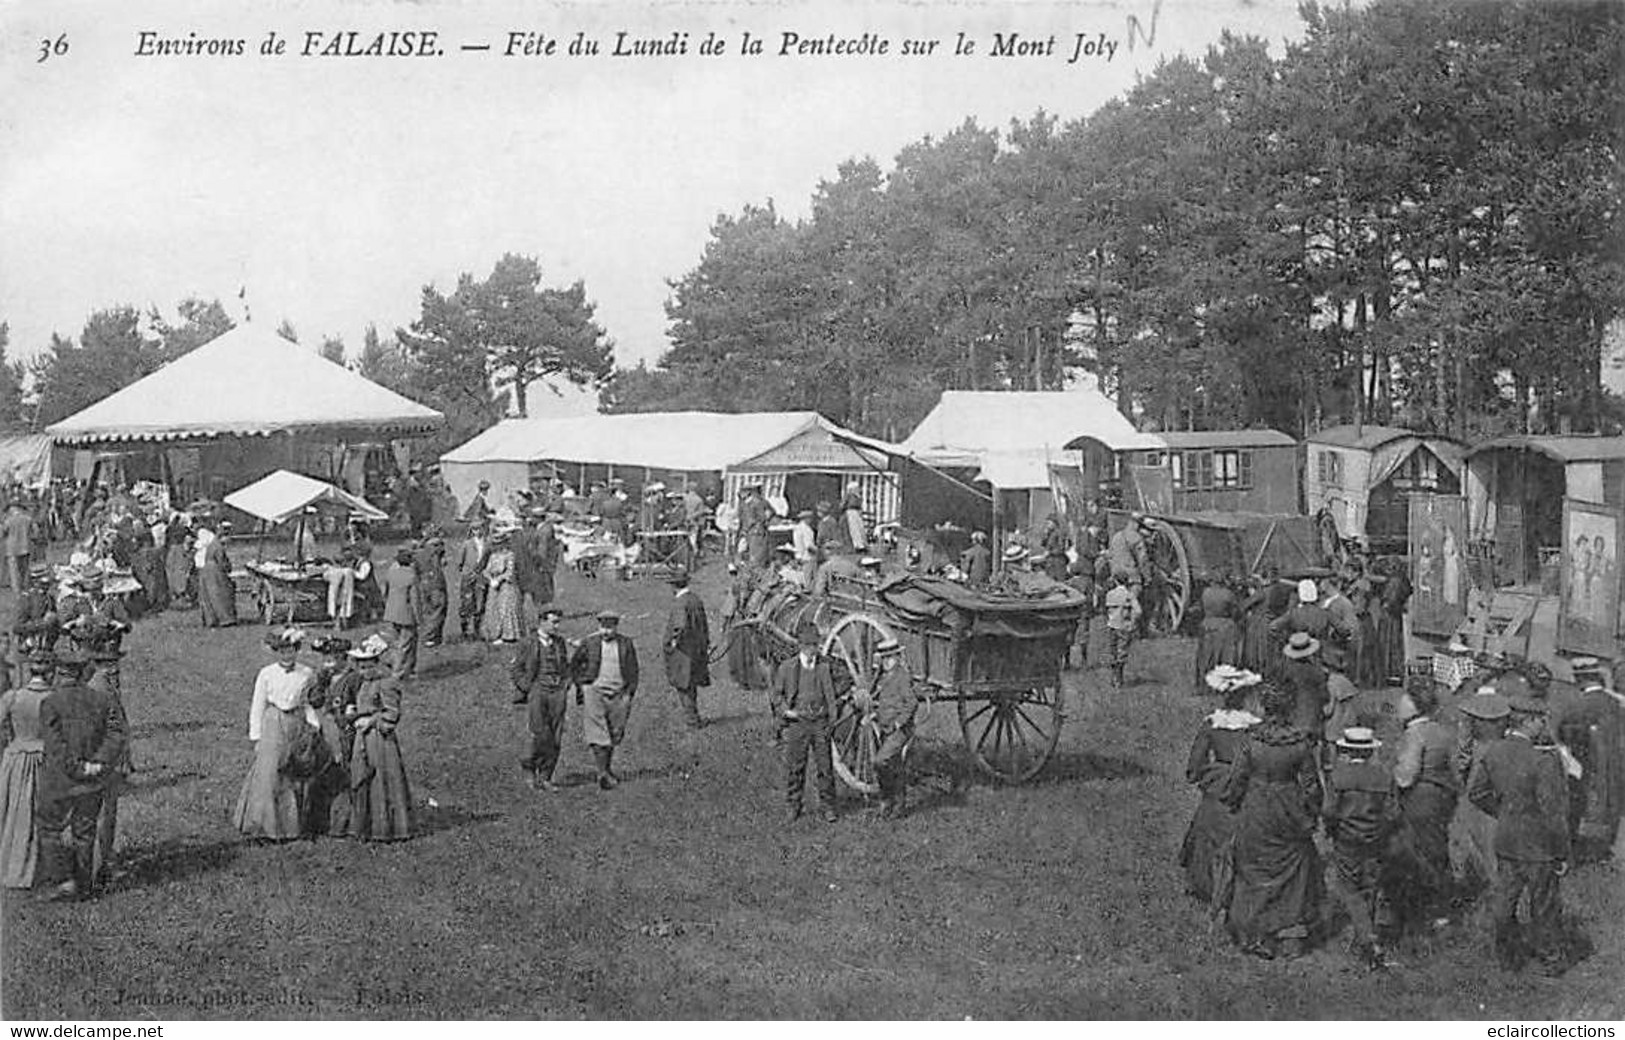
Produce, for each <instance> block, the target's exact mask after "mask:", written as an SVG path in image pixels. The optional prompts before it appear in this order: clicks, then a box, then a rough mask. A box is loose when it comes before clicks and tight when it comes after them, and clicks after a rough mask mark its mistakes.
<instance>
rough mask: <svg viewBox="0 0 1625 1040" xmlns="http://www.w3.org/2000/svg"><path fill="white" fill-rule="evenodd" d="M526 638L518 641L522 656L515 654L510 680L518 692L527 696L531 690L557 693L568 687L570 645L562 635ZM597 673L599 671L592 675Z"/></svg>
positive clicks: (569, 680) (569, 678)
mask: <svg viewBox="0 0 1625 1040" xmlns="http://www.w3.org/2000/svg"><path fill="white" fill-rule="evenodd" d="M543 640H544V637H540V636H527V637H526V638H524V639H521V640H520V641H519V653H517V654H516V655H514V659H513V665H512V666H511V667H510V668H509V669H508V677H509V678H511V679H512V680H513V688H514V690H515V691H517V692H519V693H522V694H525V695H526V696H527V697H528V696H529V695H530V693H531V692H532V691H547V692H550V691H554V690H558V689H561V688H563V687H565V686H568V685H569V684H570V682H571V675H570V644H568V643H566V642H565V641H564V637H563V636H557V635H554V636H546V637H545V644H544V641H543ZM593 674H594V675H596V674H597V672H596V671H594V673H593Z"/></svg>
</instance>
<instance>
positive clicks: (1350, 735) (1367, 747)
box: [1337, 726, 1382, 751]
mask: <svg viewBox="0 0 1625 1040" xmlns="http://www.w3.org/2000/svg"><path fill="white" fill-rule="evenodd" d="M1337 746H1338V747H1340V748H1343V749H1344V750H1345V751H1375V750H1377V749H1378V748H1380V747H1382V741H1380V740H1378V739H1377V735H1376V734H1375V733H1373V732H1372V731H1371V730H1369V729H1367V728H1366V727H1364V726H1350V727H1349V728H1348V729H1346V730H1344V731H1343V735H1342V736H1341V737H1338V738H1337Z"/></svg>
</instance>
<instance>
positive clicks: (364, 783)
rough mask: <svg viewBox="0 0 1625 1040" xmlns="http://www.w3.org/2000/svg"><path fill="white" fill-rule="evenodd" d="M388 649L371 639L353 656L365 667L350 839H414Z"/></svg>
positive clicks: (355, 721)
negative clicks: (385, 653)
mask: <svg viewBox="0 0 1625 1040" xmlns="http://www.w3.org/2000/svg"><path fill="white" fill-rule="evenodd" d="M387 649H388V645H387V644H386V643H385V642H384V639H383V637H382V636H377V635H373V636H368V637H367V639H366V641H364V642H363V643H362V644H361V645H360V646H358V647H356V648H355V649H354V650H351V651H350V656H351V657H353V658H355V659H356V661H358V662H359V663H360V671H361V685H360V687H359V688H358V689H357V690H356V694H355V704H354V705H353V706H352V707H353V709H354V710H353V711H352V712H350V713H349V714H350V719H351V721H352V725H353V726H354V729H355V738H354V743H353V745H352V749H351V752H350V802H351V809H350V836H351V837H352V838H362V839H364V840H369V841H399V840H401V839H403V838H409V837H411V836H412V789H411V786H410V785H409V784H408V783H407V781H406V766H405V764H404V763H403V762H402V761H401V747H400V744H399V743H397V741H396V739H395V727H396V726H398V725H399V724H400V721H401V684H400V681H399V680H398V679H396V678H395V676H394V673H393V672H392V671H391V670H390V668H389V666H388V665H387V664H385V663H384V660H383V656H384V652H385V651H386V650H387Z"/></svg>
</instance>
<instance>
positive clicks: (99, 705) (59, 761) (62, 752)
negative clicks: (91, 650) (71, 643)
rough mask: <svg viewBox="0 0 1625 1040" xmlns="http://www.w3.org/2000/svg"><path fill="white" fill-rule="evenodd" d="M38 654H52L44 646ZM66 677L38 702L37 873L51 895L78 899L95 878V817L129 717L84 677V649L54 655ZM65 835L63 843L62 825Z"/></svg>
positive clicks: (86, 663) (43, 656)
mask: <svg viewBox="0 0 1625 1040" xmlns="http://www.w3.org/2000/svg"><path fill="white" fill-rule="evenodd" d="M38 653H39V655H40V656H39V658H38V659H39V660H40V661H42V662H44V661H46V660H51V659H52V658H51V657H49V652H48V651H39V652H38ZM54 660H55V662H56V663H57V665H58V667H59V668H60V669H61V681H60V683H59V684H58V686H57V688H56V689H55V690H54V691H52V693H51V695H50V696H48V697H46V698H45V701H44V703H42V704H41V705H40V733H41V736H42V737H43V739H44V743H45V756H44V760H43V762H42V763H41V765H40V773H39V787H38V790H37V794H36V800H35V805H34V818H35V823H36V825H37V827H38V830H39V837H40V874H41V877H42V878H43V879H44V880H45V882H46V883H47V884H49V885H53V886H54V887H53V888H52V889H51V892H50V895H49V896H48V898H49V899H52V900H63V899H78V898H79V897H80V896H81V895H89V894H90V891H91V889H92V887H93V886H94V884H95V875H94V873H93V868H94V857H95V838H96V818H97V816H98V815H99V814H100V813H101V807H102V795H103V791H104V789H105V786H106V783H107V777H108V775H109V774H111V773H112V771H113V770H114V768H115V767H116V766H117V764H118V763H119V761H120V759H121V757H122V755H123V752H124V718H123V715H122V713H121V712H119V711H118V708H117V705H116V704H115V702H114V701H113V698H112V697H111V696H110V695H109V694H107V693H105V692H102V691H99V690H95V689H91V688H90V687H87V686H85V685H84V683H83V681H82V679H83V675H84V671H85V669H87V668H88V667H89V666H90V659H89V658H88V657H87V656H86V655H85V654H84V653H83V652H81V651H77V650H74V651H70V652H69V653H66V654H63V655H61V657H60V658H55V659H54ZM64 831H66V832H68V836H69V837H68V841H67V843H66V844H64V843H63V840H62V835H63V832H64Z"/></svg>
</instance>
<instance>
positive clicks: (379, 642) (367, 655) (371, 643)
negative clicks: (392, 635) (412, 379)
mask: <svg viewBox="0 0 1625 1040" xmlns="http://www.w3.org/2000/svg"><path fill="white" fill-rule="evenodd" d="M388 649H389V640H387V639H385V638H384V637H383V635H382V634H380V633H378V632H374V633H373V634H372V635H370V636H368V637H367V638H365V639H363V640H362V641H361V645H360V646H358V647H356V648H355V649H353V650H351V651H350V656H351V657H353V658H355V659H356V660H357V661H371V660H375V659H376V658H379V657H382V656H383V655H384V651H386V650H388Z"/></svg>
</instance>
